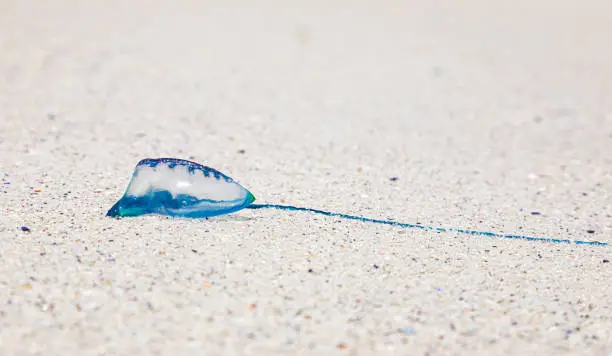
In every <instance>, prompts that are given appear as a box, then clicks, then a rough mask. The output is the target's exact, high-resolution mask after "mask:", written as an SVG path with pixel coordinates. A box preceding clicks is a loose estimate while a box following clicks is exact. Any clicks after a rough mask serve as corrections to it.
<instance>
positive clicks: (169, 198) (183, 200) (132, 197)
mask: <svg viewBox="0 0 612 356" xmlns="http://www.w3.org/2000/svg"><path fill="white" fill-rule="evenodd" d="M254 201H255V196H253V194H251V192H249V191H248V190H247V189H246V188H244V187H243V186H241V185H240V184H238V182H236V181H234V180H233V179H232V178H230V177H228V176H226V175H225V174H223V173H221V172H219V171H217V170H215V169H213V168H210V167H206V166H203V165H201V164H199V163H196V162H191V161H186V160H182V159H177V158H156V159H144V160H142V161H140V162H139V163H138V165H136V168H135V169H134V173H133V175H132V179H131V180H130V183H129V184H128V186H127V188H126V190H125V193H124V194H123V197H121V199H119V201H117V203H115V205H113V206H112V208H110V210H109V211H108V213H107V214H106V215H107V216H110V217H129V216H140V215H147V214H158V215H166V216H173V217H182V218H208V217H211V216H216V215H223V214H229V213H233V212H236V211H239V210H242V209H244V208H248V209H277V210H286V211H304V212H309V213H314V214H320V215H324V216H331V217H338V218H342V219H347V220H357V221H361V222H365V223H374V224H382V225H390V226H397V227H402V228H407V229H421V230H429V231H436V232H458V233H462V234H468V235H476V236H485V237H493V238H505V239H517V240H525V241H541V242H551V243H564V244H572V243H573V244H577V245H595V246H607V245H608V243H607V242H599V241H580V240H567V239H553V238H544V237H531V236H522V235H504V234H496V233H494V232H487V231H476V230H467V229H458V228H445V227H434V226H423V225H418V224H416V225H415V224H407V223H401V222H396V221H392V220H380V219H371V218H366V217H363V216H357V215H348V214H342V213H334V212H331V211H325V210H319V209H312V208H300V207H297V206H292V205H277V204H252V203H253V202H254Z"/></svg>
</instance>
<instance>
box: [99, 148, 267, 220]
mask: <svg viewBox="0 0 612 356" xmlns="http://www.w3.org/2000/svg"><path fill="white" fill-rule="evenodd" d="M254 201H255V197H254V196H253V194H251V192H249V191H248V190H247V189H245V188H244V187H243V186H241V185H240V184H238V183H236V182H235V181H234V180H233V179H232V178H230V177H228V176H226V175H225V174H223V173H221V172H219V171H217V170H215V169H212V168H210V167H206V166H203V165H201V164H198V163H195V162H191V161H187V160H182V159H176V158H157V159H150V158H149V159H144V160H142V161H140V162H139V163H138V165H136V168H135V169H134V174H133V175H132V179H131V181H130V183H129V185H128V187H127V188H126V190H125V193H124V195H123V197H121V199H119V201H118V202H117V203H115V205H113V207H112V208H111V209H110V210H109V211H108V213H107V214H106V215H107V216H112V217H127V216H139V215H146V214H158V215H168V216H174V217H184V218H205V217H210V216H215V215H222V214H228V213H232V212H235V211H238V210H241V209H244V208H246V207H247V206H249V205H250V204H251V203H253V202H254Z"/></svg>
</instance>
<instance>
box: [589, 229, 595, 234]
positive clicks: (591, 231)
mask: <svg viewBox="0 0 612 356" xmlns="http://www.w3.org/2000/svg"><path fill="white" fill-rule="evenodd" d="M587 232H588V233H589V234H594V233H595V230H587Z"/></svg>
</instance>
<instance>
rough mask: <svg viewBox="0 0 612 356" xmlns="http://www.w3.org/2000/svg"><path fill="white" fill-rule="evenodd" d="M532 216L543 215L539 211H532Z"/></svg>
mask: <svg viewBox="0 0 612 356" xmlns="http://www.w3.org/2000/svg"><path fill="white" fill-rule="evenodd" d="M531 215H542V213H540V212H539V211H532V212H531Z"/></svg>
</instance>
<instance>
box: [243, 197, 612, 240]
mask: <svg viewBox="0 0 612 356" xmlns="http://www.w3.org/2000/svg"><path fill="white" fill-rule="evenodd" d="M247 209H278V210H287V211H305V212H309V213H315V214H320V215H324V216H332V217H338V218H341V219H347V220H357V221H362V222H366V223H375V224H382V225H391V226H397V227H403V228H408V229H421V230H430V231H437V232H458V233H462V234H468V235H475V236H486V237H496V238H504V239H518V240H525V241H541V242H552V243H562V244H571V243H574V244H576V245H595V246H607V245H608V243H607V242H599V241H581V240H567V239H552V238H546V237H531V236H523V235H504V234H496V233H494V232H488V231H477V230H466V229H457V228H447V227H435V226H424V225H416V224H408V223H402V222H397V221H392V220H380V219H372V218H366V217H363V216H357V215H348V214H342V213H334V212H331V211H325V210H319V209H312V208H300V207H297V206H292V205H277V204H251V205H249V206H247Z"/></svg>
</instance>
